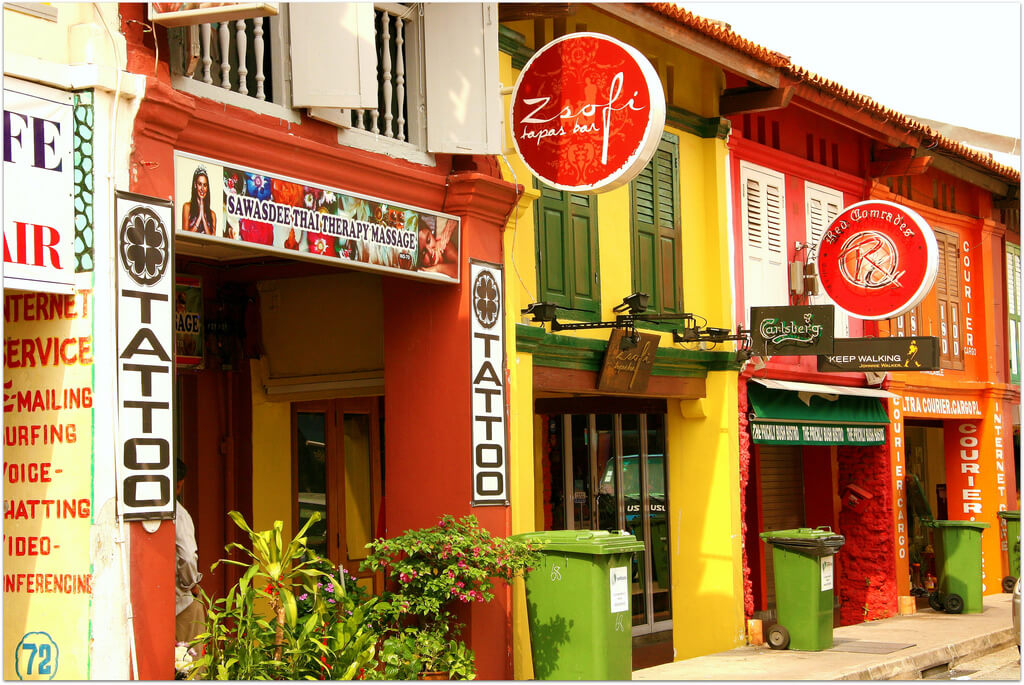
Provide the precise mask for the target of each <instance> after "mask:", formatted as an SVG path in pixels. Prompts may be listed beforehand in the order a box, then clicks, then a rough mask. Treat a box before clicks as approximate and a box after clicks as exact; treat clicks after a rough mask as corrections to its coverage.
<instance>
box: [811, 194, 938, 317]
mask: <svg viewBox="0 0 1024 685" xmlns="http://www.w3.org/2000/svg"><path fill="white" fill-rule="evenodd" d="M938 254H939V250H938V245H937V244H936V242H935V234H934V233H933V232H932V228H931V226H929V225H928V222H926V221H925V220H924V219H923V218H922V217H921V215H920V214H918V213H917V212H915V211H913V210H912V209H908V208H907V207H903V206H902V205H898V204H896V203H894V202H886V201H884V200H868V201H866V202H858V203H857V204H854V205H850V206H849V207H847V208H846V209H845V210H843V213H842V214H840V215H839V216H837V217H836V219H835V221H833V222H832V225H831V226H829V228H828V230H827V231H826V232H825V235H824V236H822V238H821V243H820V244H819V245H818V258H817V263H818V276H819V278H821V286H822V288H823V289H824V290H825V292H826V293H828V296H829V297H831V298H832V300H833V301H835V303H836V305H837V306H839V307H842V308H843V309H844V310H846V311H847V312H849V313H850V314H852V315H853V316H856V317H858V318H861V319H888V318H891V317H894V316H899V315H900V314H902V313H903V312H905V311H907V310H909V309H911V308H913V307H914V306H916V305H917V303H918V302H920V301H921V300H922V299H923V298H924V296H925V295H926V294H927V293H928V291H929V290H931V287H932V285H933V284H934V283H935V276H936V274H937V272H938Z"/></svg>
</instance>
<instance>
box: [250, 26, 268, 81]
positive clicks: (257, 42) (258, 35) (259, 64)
mask: <svg viewBox="0 0 1024 685" xmlns="http://www.w3.org/2000/svg"><path fill="white" fill-rule="evenodd" d="M253 24H254V29H253V41H252V42H253V45H252V47H253V51H254V52H255V54H256V99H257V100H266V99H267V96H266V94H265V93H264V92H263V82H264V81H265V80H266V78H267V77H266V76H265V75H264V74H263V17H257V18H256V19H254V20H253Z"/></svg>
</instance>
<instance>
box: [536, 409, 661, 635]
mask: <svg viewBox="0 0 1024 685" xmlns="http://www.w3.org/2000/svg"><path fill="white" fill-rule="evenodd" d="M560 419H561V424H562V440H560V441H559V442H560V444H561V448H562V449H561V455H560V456H561V458H560V459H558V460H552V467H553V468H559V467H560V468H561V471H562V472H561V473H557V474H555V473H552V474H551V482H552V483H558V482H560V483H561V484H562V485H563V488H564V496H563V497H562V498H561V499H562V501H563V502H565V509H564V513H563V512H559V513H562V516H554V517H553V521H552V522H553V523H554V524H555V527H558V526H557V524H558V523H561V522H562V521H564V526H565V528H566V529H569V530H625V531H626V532H628V533H632V534H633V535H635V536H636V538H637V539H638V540H641V541H643V542H644V543H645V550H644V552H643V553H642V554H634V555H633V568H632V579H633V580H632V585H633V601H632V605H633V634H634V635H639V634H644V633H651V632H658V631H662V630H668V629H671V627H672V584H671V575H670V568H669V549H670V547H669V535H668V491H667V488H666V483H667V478H666V472H665V417H664V416H663V415H660V414H566V415H563V416H561V417H560ZM563 517H564V518H563ZM560 519H561V520H560Z"/></svg>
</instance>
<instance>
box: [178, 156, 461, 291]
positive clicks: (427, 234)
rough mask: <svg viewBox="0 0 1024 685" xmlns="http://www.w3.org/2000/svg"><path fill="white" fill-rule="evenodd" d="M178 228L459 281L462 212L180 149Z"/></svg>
mask: <svg viewBox="0 0 1024 685" xmlns="http://www.w3.org/2000/svg"><path fill="white" fill-rule="evenodd" d="M174 162H175V163H174V176H175V211H176V213H177V214H176V216H177V217H179V218H180V223H179V224H178V226H177V231H176V232H177V234H178V235H179V236H183V235H197V236H201V237H202V238H203V239H209V240H211V241H215V242H218V243H235V244H241V245H245V246H246V247H251V248H256V249H259V250H263V251H268V252H275V253H284V254H287V255H290V256H292V257H294V258H298V259H313V260H317V261H327V262H332V263H335V264H337V265H338V266H347V267H352V268H359V269H369V270H374V271H389V272H394V273H396V274H397V275H402V276H410V277H414V278H421V279H428V280H435V281H443V282H449V283H456V282H458V280H459V239H460V222H459V218H458V217H455V216H451V215H448V214H440V213H436V212H428V211H425V210H423V209H418V208H415V207H409V206H407V205H401V204H397V203H393V202H389V201H387V200H381V199H378V198H372V197H366V196H362V195H356V194H354V193H347V192H343V191H341V190H338V189H336V188H329V187H327V186H322V185H317V184H314V183H309V182H307V181H300V180H295V179H291V178H287V177H283V176H274V175H271V174H268V173H265V172H262V171H257V170H254V169H250V168H247V167H242V166H232V165H229V164H227V163H224V162H218V161H214V160H210V159H205V158H202V157H197V156H193V155H188V154H184V153H181V152H176V153H175V160H174Z"/></svg>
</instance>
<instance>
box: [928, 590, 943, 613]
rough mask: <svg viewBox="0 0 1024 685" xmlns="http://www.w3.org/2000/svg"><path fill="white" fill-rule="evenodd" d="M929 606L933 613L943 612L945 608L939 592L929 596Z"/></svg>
mask: <svg viewBox="0 0 1024 685" xmlns="http://www.w3.org/2000/svg"><path fill="white" fill-rule="evenodd" d="M928 606H930V607H931V608H932V610H933V611H942V610H943V609H944V608H945V607H943V606H942V599H941V598H940V597H939V593H938V592H933V593H931V594H930V595H928Z"/></svg>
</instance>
